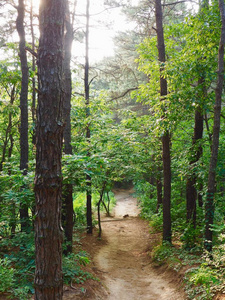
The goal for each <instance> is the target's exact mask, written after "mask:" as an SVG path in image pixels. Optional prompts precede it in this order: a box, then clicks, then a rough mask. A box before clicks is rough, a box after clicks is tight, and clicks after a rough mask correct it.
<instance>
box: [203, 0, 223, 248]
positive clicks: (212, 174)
mask: <svg viewBox="0 0 225 300" xmlns="http://www.w3.org/2000/svg"><path fill="white" fill-rule="evenodd" d="M219 9H220V15H221V21H222V28H221V36H220V44H219V52H218V79H217V85H216V97H215V106H214V125H213V140H212V151H211V158H210V166H209V177H208V188H207V195H206V203H205V241H204V247H205V249H206V250H207V251H210V252H211V251H212V245H213V232H212V229H211V227H212V225H213V220H214V194H215V191H216V166H217V158H218V149H219V135H220V113H221V97H222V92H223V84H224V45H225V7H224V0H219Z"/></svg>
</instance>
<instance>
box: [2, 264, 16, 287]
mask: <svg viewBox="0 0 225 300" xmlns="http://www.w3.org/2000/svg"><path fill="white" fill-rule="evenodd" d="M13 273H14V270H13V268H12V267H11V261H10V260H9V259H8V258H5V259H1V258H0V278H1V280H0V292H8V291H9V290H10V289H11V287H12V284H13Z"/></svg>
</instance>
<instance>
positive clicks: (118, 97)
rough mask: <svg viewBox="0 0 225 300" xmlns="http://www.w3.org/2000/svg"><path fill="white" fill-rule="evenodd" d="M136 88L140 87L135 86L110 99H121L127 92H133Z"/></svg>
mask: <svg viewBox="0 0 225 300" xmlns="http://www.w3.org/2000/svg"><path fill="white" fill-rule="evenodd" d="M135 90H138V87H134V88H130V89H128V90H126V91H125V92H123V93H122V94H121V95H119V96H117V97H114V98H111V99H110V101H114V100H117V99H120V98H123V97H124V96H126V94H128V93H130V92H132V91H135Z"/></svg>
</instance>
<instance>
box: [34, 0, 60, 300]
mask: <svg viewBox="0 0 225 300" xmlns="http://www.w3.org/2000/svg"><path fill="white" fill-rule="evenodd" d="M39 20H40V41H39V50H38V61H37V65H38V90H39V93H38V107H37V132H36V149H37V150H36V151H37V152H36V174H35V198H36V218H35V248H36V251H35V254H36V270H35V300H61V299H62V294H63V278H62V239H63V231H62V227H61V198H62V172H61V157H62V140H63V117H62V115H63V101H62V100H63V97H62V84H63V39H64V0H48V1H42V3H41V5H40V13H39Z"/></svg>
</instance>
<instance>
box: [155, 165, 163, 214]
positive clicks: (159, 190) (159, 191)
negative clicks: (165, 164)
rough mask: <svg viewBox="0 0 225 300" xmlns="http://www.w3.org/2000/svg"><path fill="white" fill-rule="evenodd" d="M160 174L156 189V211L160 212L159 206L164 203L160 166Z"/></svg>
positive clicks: (159, 169)
mask: <svg viewBox="0 0 225 300" xmlns="http://www.w3.org/2000/svg"><path fill="white" fill-rule="evenodd" d="M158 172H159V173H158V175H157V179H156V189H157V207H156V212H157V213H158V212H159V208H160V206H161V205H162V203H163V199H162V179H161V168H160V167H158Z"/></svg>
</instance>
